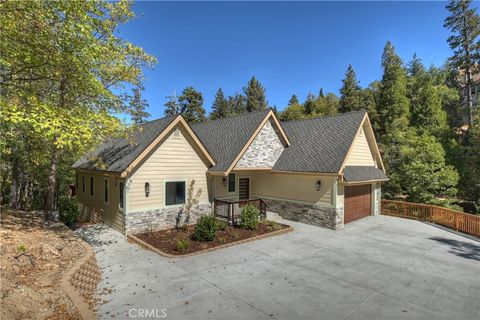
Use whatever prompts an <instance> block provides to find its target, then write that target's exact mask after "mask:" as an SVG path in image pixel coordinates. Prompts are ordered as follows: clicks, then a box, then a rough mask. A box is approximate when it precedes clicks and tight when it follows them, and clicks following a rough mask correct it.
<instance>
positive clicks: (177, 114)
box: [133, 113, 181, 127]
mask: <svg viewBox="0 0 480 320" xmlns="http://www.w3.org/2000/svg"><path fill="white" fill-rule="evenodd" d="M179 115H181V114H180V113H176V114H172V115H168V116H165V117H163V118H158V119H155V120H150V121H147V122H143V123H139V124H133V125H134V126H140V127H141V126H143V125H146V124H150V123H153V122H157V121H160V120H165V119H168V118H176V117H178V116H179Z"/></svg>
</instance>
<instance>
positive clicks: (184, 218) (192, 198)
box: [176, 180, 202, 228]
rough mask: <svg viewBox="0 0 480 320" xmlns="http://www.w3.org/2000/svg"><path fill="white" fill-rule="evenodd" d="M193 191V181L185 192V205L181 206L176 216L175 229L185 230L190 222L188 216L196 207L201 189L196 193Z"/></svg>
mask: <svg viewBox="0 0 480 320" xmlns="http://www.w3.org/2000/svg"><path fill="white" fill-rule="evenodd" d="M194 190H195V180H192V181H190V184H189V185H188V190H187V199H186V200H185V204H184V205H183V208H182V210H180V212H179V213H178V216H177V225H176V227H177V228H185V227H186V226H187V225H188V222H189V221H190V214H191V213H192V210H193V209H194V208H195V207H196V206H198V203H199V201H200V200H199V199H200V195H201V194H202V189H198V190H197V192H196V193H194Z"/></svg>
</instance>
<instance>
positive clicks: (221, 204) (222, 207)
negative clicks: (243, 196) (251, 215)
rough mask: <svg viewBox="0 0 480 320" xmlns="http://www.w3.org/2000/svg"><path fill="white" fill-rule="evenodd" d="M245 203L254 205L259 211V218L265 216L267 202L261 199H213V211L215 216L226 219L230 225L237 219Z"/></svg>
mask: <svg viewBox="0 0 480 320" xmlns="http://www.w3.org/2000/svg"><path fill="white" fill-rule="evenodd" d="M247 204H249V205H251V206H254V207H255V208H257V209H258V211H259V212H260V218H265V217H266V216H267V204H266V203H265V201H263V200H262V199H248V200H239V201H229V200H220V199H215V201H214V205H213V213H214V215H215V216H216V217H221V218H225V219H227V220H228V221H229V222H231V223H232V225H234V224H235V222H236V221H237V220H238V216H239V215H240V213H241V212H242V208H243V207H244V206H246V205H247Z"/></svg>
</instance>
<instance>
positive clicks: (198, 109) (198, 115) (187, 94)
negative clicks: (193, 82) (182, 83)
mask: <svg viewBox="0 0 480 320" xmlns="http://www.w3.org/2000/svg"><path fill="white" fill-rule="evenodd" d="M178 103H179V105H180V110H181V111H180V113H181V114H182V116H183V117H184V118H185V120H186V121H187V122H188V123H195V122H202V121H205V120H206V117H205V109H204V108H203V97H202V93H201V92H199V91H197V90H195V89H194V88H193V87H186V88H185V89H184V90H183V91H182V95H181V96H180V97H178Z"/></svg>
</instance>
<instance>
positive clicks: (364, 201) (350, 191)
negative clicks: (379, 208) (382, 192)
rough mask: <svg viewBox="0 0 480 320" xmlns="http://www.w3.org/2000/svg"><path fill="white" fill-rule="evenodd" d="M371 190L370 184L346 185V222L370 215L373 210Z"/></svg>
mask: <svg viewBox="0 0 480 320" xmlns="http://www.w3.org/2000/svg"><path fill="white" fill-rule="evenodd" d="M371 191H372V190H371V185H369V184H361V185H358V186H345V207H344V210H345V216H344V223H348V222H351V221H354V220H357V219H360V218H363V217H366V216H369V215H370V213H371V210H372V201H371V195H372V192H371Z"/></svg>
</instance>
